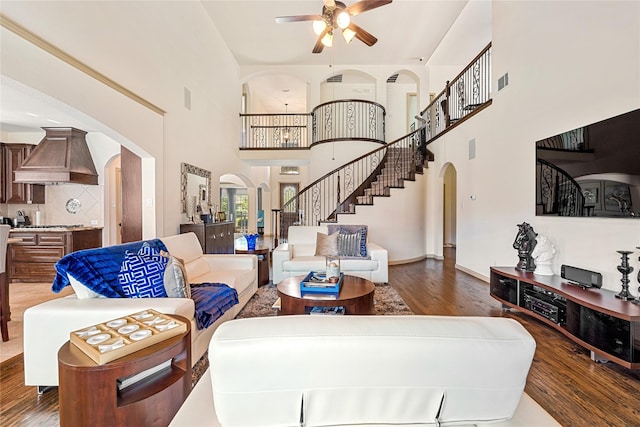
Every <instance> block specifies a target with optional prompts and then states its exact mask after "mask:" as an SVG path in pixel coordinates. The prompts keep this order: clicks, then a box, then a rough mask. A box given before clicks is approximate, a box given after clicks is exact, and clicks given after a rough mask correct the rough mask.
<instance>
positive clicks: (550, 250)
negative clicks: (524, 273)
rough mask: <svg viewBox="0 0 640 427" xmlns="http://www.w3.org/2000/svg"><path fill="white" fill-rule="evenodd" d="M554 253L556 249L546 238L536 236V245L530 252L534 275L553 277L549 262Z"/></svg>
mask: <svg viewBox="0 0 640 427" xmlns="http://www.w3.org/2000/svg"><path fill="white" fill-rule="evenodd" d="M555 253H556V248H555V247H554V246H553V244H552V243H551V242H550V241H549V239H547V238H546V237H544V236H542V235H540V234H538V237H536V245H535V247H534V248H533V250H532V251H531V257H532V258H533V259H534V260H535V265H536V269H535V271H534V273H535V274H540V275H543V276H553V269H552V268H551V264H552V262H551V260H552V259H553V256H554V255H555Z"/></svg>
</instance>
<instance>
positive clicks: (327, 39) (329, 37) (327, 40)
mask: <svg viewBox="0 0 640 427" xmlns="http://www.w3.org/2000/svg"><path fill="white" fill-rule="evenodd" d="M322 44H323V45H325V46H326V47H331V46H333V33H332V32H328V33H327V34H325V35H324V37H323V38H322Z"/></svg>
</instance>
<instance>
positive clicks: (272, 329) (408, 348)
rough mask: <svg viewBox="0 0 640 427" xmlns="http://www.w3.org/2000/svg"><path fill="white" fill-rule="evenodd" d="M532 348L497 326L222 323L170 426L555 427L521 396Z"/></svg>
mask: <svg viewBox="0 0 640 427" xmlns="http://www.w3.org/2000/svg"><path fill="white" fill-rule="evenodd" d="M535 347H536V344H535V341H534V340H533V337H531V335H530V334H529V333H528V332H527V331H526V330H525V329H524V328H523V327H522V325H520V324H519V323H518V322H516V321H515V320H513V319H507V318H500V317H449V316H282V317H268V318H251V319H240V320H232V321H230V322H226V323H225V324H224V325H222V326H221V327H220V328H218V330H217V331H216V332H215V334H214V335H213V338H212V340H211V343H210V346H209V357H210V360H211V365H210V368H209V372H206V373H205V376H204V377H203V378H202V379H201V380H200V381H199V382H198V384H197V385H196V387H195V388H194V389H193V391H192V392H191V394H190V395H189V397H188V398H187V400H186V401H185V403H184V404H183V406H182V407H181V408H180V410H179V411H178V413H177V414H176V416H175V417H174V419H173V420H172V422H171V424H170V425H171V426H173V427H183V426H184V427H186V426H188V427H197V426H203V427H204V426H216V427H219V426H224V427H235V426H252V427H261V426H265V427H266V426H276V425H278V426H285V425H286V426H294V425H304V426H338V425H340V426H351V425H353V426H356V425H357V426H373V425H376V426H391V425H396V426H397V425H404V426H436V425H443V426H445V425H457V426H459V425H466V426H469V425H475V426H487V427H488V426H496V427H515V426H520V427H534V426H535V427H540V426H545V427H553V426H559V424H558V423H557V422H556V421H555V420H554V419H553V418H552V417H551V416H550V415H549V414H548V413H547V412H546V411H545V410H544V409H543V408H542V407H540V405H538V404H537V403H536V402H535V401H534V400H532V399H531V398H530V397H529V396H527V395H526V394H525V393H524V387H525V384H526V380H527V375H528V372H529V368H530V366H531V362H532V360H533V355H534V351H535ZM256 355H259V356H256Z"/></svg>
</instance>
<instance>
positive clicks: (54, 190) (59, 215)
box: [0, 184, 104, 227]
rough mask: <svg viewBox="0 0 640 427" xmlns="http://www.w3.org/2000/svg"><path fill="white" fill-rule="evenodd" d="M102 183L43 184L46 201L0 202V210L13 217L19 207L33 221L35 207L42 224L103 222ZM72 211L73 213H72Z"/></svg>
mask: <svg viewBox="0 0 640 427" xmlns="http://www.w3.org/2000/svg"><path fill="white" fill-rule="evenodd" d="M103 199H104V186H102V185H78V184H61V185H48V186H46V188H45V200H46V203H45V204H41V205H8V204H0V213H1V214H2V215H3V216H8V217H10V218H13V217H15V216H16V212H17V211H18V210H22V211H23V212H24V214H25V215H27V216H28V217H29V219H30V220H31V223H32V224H35V219H36V213H35V212H36V210H38V209H39V210H40V224H42V225H53V224H55V225H74V224H81V225H95V226H100V227H102V226H104V200H103ZM74 212H75V213H74Z"/></svg>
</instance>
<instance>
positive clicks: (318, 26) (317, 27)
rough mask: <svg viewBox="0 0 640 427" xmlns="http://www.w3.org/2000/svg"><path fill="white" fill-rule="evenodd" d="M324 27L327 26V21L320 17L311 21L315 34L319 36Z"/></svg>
mask: <svg viewBox="0 0 640 427" xmlns="http://www.w3.org/2000/svg"><path fill="white" fill-rule="evenodd" d="M325 28H327V23H326V22H324V21H323V20H322V19H318V20H316V21H313V32H314V33H316V36H319V35H320V34H322V32H323V31H324V29H325Z"/></svg>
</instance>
